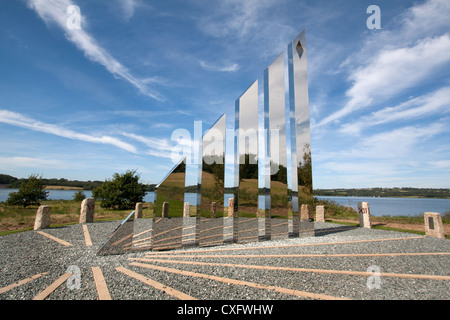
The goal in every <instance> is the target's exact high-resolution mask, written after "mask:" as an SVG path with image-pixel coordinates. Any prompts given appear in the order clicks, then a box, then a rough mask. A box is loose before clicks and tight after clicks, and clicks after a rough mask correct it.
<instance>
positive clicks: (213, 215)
mask: <svg viewBox="0 0 450 320" xmlns="http://www.w3.org/2000/svg"><path fill="white" fill-rule="evenodd" d="M216 208H217V205H216V203H215V202H212V203H211V219H215V218H216Z"/></svg>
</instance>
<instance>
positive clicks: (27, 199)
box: [6, 175, 48, 208]
mask: <svg viewBox="0 0 450 320" xmlns="http://www.w3.org/2000/svg"><path fill="white" fill-rule="evenodd" d="M47 196H48V192H47V191H45V190H44V185H43V184H42V178H38V176H37V175H31V176H29V177H28V181H26V182H23V183H21V184H20V187H19V191H17V192H11V193H10V194H9V197H8V200H6V204H7V205H21V206H23V207H24V208H26V207H27V206H30V205H40V201H43V200H47Z"/></svg>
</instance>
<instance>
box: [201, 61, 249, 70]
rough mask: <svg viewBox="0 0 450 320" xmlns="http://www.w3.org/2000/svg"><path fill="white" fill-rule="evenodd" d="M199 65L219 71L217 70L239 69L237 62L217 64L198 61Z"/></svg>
mask: <svg viewBox="0 0 450 320" xmlns="http://www.w3.org/2000/svg"><path fill="white" fill-rule="evenodd" d="M199 63H200V66H201V67H202V68H203V69H205V70H208V71H219V72H235V71H238V70H239V69H240V67H239V65H238V64H237V63H233V64H230V65H228V66H218V65H214V64H211V63H207V62H205V61H201V60H200V61H199Z"/></svg>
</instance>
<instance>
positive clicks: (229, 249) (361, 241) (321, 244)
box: [147, 236, 424, 255]
mask: <svg viewBox="0 0 450 320" xmlns="http://www.w3.org/2000/svg"><path fill="white" fill-rule="evenodd" d="M423 238H424V237H423V236H420V237H404V238H387V239H386V238H385V239H369V240H356V241H338V242H319V243H297V244H286V245H273V246H257V247H241V248H217V249H208V250H198V249H193V250H183V251H174V252H165V253H164V254H169V253H170V254H173V255H180V254H181V255H183V254H185V253H197V252H199V253H203V252H220V251H241V250H257V249H274V248H277V249H278V248H291V247H311V246H325V245H336V244H352V243H365V242H379V241H397V240H411V239H416V240H417V239H423ZM152 254H160V253H158V252H149V253H147V255H152Z"/></svg>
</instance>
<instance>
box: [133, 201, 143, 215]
mask: <svg viewBox="0 0 450 320" xmlns="http://www.w3.org/2000/svg"><path fill="white" fill-rule="evenodd" d="M134 218H135V219H138V218H142V202H138V203H136V207H135V208H134Z"/></svg>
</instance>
